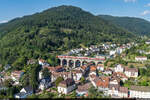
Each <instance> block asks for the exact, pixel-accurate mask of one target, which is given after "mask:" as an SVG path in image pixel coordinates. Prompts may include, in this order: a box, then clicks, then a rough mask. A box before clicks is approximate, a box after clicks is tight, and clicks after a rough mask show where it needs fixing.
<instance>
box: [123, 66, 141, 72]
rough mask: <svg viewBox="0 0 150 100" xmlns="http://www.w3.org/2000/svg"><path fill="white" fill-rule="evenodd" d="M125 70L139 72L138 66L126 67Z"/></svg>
mask: <svg viewBox="0 0 150 100" xmlns="http://www.w3.org/2000/svg"><path fill="white" fill-rule="evenodd" d="M125 71H129V72H138V69H137V68H129V67H125Z"/></svg>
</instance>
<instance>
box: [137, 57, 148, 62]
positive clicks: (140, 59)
mask: <svg viewBox="0 0 150 100" xmlns="http://www.w3.org/2000/svg"><path fill="white" fill-rule="evenodd" d="M135 60H136V61H142V62H143V61H146V60H147V57H135Z"/></svg>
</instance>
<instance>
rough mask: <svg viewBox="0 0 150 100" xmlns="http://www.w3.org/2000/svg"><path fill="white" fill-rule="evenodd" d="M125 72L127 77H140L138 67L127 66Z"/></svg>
mask: <svg viewBox="0 0 150 100" xmlns="http://www.w3.org/2000/svg"><path fill="white" fill-rule="evenodd" d="M124 73H125V75H126V76H127V77H133V78H136V77H138V69H137V68H128V67H126V68H125V72H124Z"/></svg>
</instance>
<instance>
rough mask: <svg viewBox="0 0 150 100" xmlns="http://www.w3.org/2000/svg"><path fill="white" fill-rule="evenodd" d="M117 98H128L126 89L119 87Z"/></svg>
mask: <svg viewBox="0 0 150 100" xmlns="http://www.w3.org/2000/svg"><path fill="white" fill-rule="evenodd" d="M118 96H119V97H121V98H128V88H127V87H119V91H118Z"/></svg>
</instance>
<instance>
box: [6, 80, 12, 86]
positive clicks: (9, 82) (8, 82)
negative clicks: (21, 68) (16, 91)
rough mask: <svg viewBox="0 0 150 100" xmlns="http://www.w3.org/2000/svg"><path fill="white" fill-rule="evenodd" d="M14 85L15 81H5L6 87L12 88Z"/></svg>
mask: <svg viewBox="0 0 150 100" xmlns="http://www.w3.org/2000/svg"><path fill="white" fill-rule="evenodd" d="M12 84H13V80H12V79H7V80H5V81H4V86H6V87H11V86H12Z"/></svg>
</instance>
